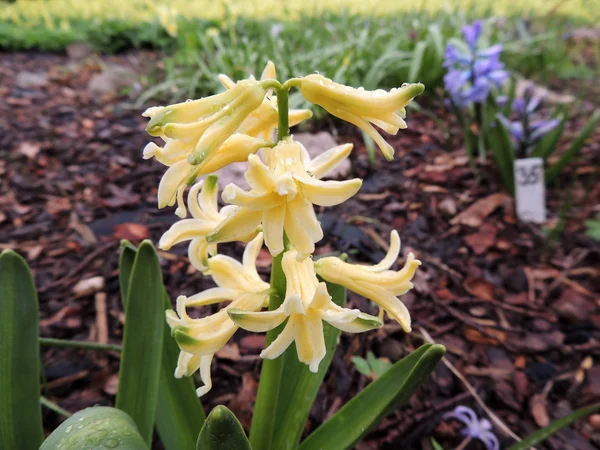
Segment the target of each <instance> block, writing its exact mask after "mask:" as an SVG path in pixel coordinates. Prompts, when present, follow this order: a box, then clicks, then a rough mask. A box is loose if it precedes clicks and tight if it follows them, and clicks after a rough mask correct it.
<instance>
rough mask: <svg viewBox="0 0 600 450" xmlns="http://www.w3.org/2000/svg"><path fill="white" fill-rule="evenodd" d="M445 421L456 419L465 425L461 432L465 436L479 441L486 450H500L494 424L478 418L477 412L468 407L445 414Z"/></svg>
mask: <svg viewBox="0 0 600 450" xmlns="http://www.w3.org/2000/svg"><path fill="white" fill-rule="evenodd" d="M444 419H456V420H458V421H460V422H462V423H463V424H464V425H465V428H463V429H462V430H461V433H462V434H463V436H469V437H470V438H472V439H479V440H480V441H481V442H483V444H484V445H485V448H486V450H500V443H499V442H498V438H497V437H496V435H495V434H494V432H493V431H492V424H491V423H490V421H489V420H487V419H480V418H479V417H477V414H476V413H475V411H473V410H472V409H471V408H469V407H467V406H457V407H456V408H454V411H452V412H449V413H446V414H444Z"/></svg>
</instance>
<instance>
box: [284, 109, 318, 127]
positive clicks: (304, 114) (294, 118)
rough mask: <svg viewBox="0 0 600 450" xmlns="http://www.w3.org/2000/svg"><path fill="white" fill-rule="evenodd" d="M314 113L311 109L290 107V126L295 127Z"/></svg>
mask: <svg viewBox="0 0 600 450" xmlns="http://www.w3.org/2000/svg"><path fill="white" fill-rule="evenodd" d="M312 115H313V113H312V111H311V110H310V109H290V112H289V122H290V123H289V126H290V127H293V126H295V125H298V124H299V123H300V122H303V121H305V120H307V119H310V118H311V117H312Z"/></svg>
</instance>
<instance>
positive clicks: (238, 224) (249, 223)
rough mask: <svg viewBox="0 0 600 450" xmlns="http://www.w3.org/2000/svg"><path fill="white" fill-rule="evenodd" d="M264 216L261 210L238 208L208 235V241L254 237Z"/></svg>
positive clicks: (215, 241)
mask: <svg viewBox="0 0 600 450" xmlns="http://www.w3.org/2000/svg"><path fill="white" fill-rule="evenodd" d="M261 218H262V212H261V211H253V210H250V209H249V208H238V209H236V210H235V211H233V212H232V213H231V214H229V215H228V216H227V218H226V219H225V220H224V221H223V222H221V224H220V225H219V226H218V227H217V228H216V229H215V230H214V231H213V232H212V233H211V234H209V235H208V236H207V237H206V240H207V242H208V243H210V244H212V243H218V242H231V241H238V240H243V239H244V238H247V237H248V236H251V237H250V239H251V238H252V237H254V235H255V234H253V233H256V232H257V228H258V226H259V225H260V220H261Z"/></svg>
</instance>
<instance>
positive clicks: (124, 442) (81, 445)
mask: <svg viewBox="0 0 600 450" xmlns="http://www.w3.org/2000/svg"><path fill="white" fill-rule="evenodd" d="M11 448H13V447H11ZM14 448H17V447H14ZM18 448H21V447H18ZM109 448H114V449H127V450H148V446H147V445H146V443H145V442H144V439H142V436H141V435H140V433H139V431H138V429H137V427H136V426H135V423H134V422H133V420H131V417H129V416H128V415H127V414H126V413H124V412H123V411H121V410H119V409H115V408H109V407H106V406H94V407H92V408H86V409H84V410H82V411H79V412H77V413H75V414H74V415H72V416H71V417H69V418H68V419H67V420H65V421H64V422H63V423H62V424H60V426H59V427H58V428H57V429H56V430H54V431H53V432H52V434H51V435H50V436H48V439H46V440H45V441H44V443H43V444H42V446H41V447H40V450H56V449H62V450H81V449H109Z"/></svg>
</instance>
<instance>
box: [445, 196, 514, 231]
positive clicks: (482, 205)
mask: <svg viewBox="0 0 600 450" xmlns="http://www.w3.org/2000/svg"><path fill="white" fill-rule="evenodd" d="M505 200H506V194H503V193H501V192H499V193H496V194H492V195H490V196H488V197H486V198H482V199H481V200H478V201H476V202H475V203H473V204H472V205H471V206H469V208H467V209H466V210H464V211H463V212H461V213H459V214H458V215H457V216H455V217H454V218H453V219H452V220H451V221H450V223H451V224H452V225H458V224H461V225H467V226H469V227H473V228H477V227H479V226H481V224H482V223H483V220H484V219H485V218H486V217H487V216H489V215H490V214H491V213H493V212H494V210H496V208H498V207H500V206H502V205H503V204H504V201H505Z"/></svg>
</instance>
